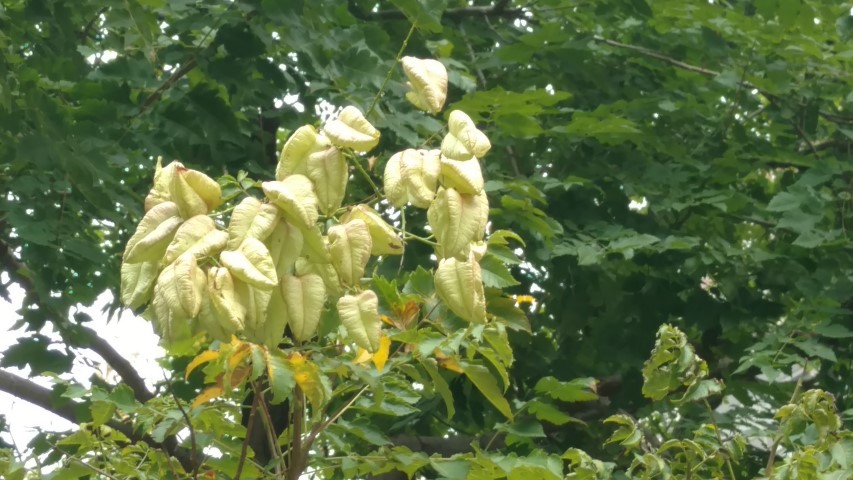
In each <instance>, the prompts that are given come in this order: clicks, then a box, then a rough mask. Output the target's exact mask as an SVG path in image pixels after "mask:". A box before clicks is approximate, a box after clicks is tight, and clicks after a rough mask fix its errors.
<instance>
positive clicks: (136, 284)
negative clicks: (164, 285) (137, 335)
mask: <svg viewBox="0 0 853 480" xmlns="http://www.w3.org/2000/svg"><path fill="white" fill-rule="evenodd" d="M159 272H160V262H156V261H154V262H140V263H122V264H121V302H122V303H123V304H124V305H125V306H127V307H128V308H130V309H132V310H135V309H137V308H139V307H141V306H143V305H145V304H146V303H148V300H150V299H151V294H152V292H153V290H154V282H155V281H156V280H157V274H158V273H159Z"/></svg>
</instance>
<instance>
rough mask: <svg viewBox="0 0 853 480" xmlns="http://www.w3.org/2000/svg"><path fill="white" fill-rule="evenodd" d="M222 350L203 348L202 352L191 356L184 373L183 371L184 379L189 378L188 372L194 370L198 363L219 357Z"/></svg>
mask: <svg viewBox="0 0 853 480" xmlns="http://www.w3.org/2000/svg"><path fill="white" fill-rule="evenodd" d="M221 354H222V352H220V351H218V350H205V351H204V352H201V353H199V354H198V355H196V357H195V358H193V359H192V360H191V361H190V363H189V364H187V369H186V373H184V380H186V379H188V378H190V373H192V371H193V370H195V369H196V368H197V367H198V366H199V365H202V364H205V363H208V362H212V361H214V360H216V359H217V358H219V356H220V355H221Z"/></svg>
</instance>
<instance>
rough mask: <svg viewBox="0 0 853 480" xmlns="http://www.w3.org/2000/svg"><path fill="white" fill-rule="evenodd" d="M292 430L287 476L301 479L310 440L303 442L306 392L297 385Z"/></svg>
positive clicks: (290, 478) (294, 390)
mask: <svg viewBox="0 0 853 480" xmlns="http://www.w3.org/2000/svg"><path fill="white" fill-rule="evenodd" d="M290 418H291V422H290V426H291V429H292V430H291V431H292V432H293V437H292V438H291V440H290V463H288V465H287V478H288V479H289V480H299V477H301V476H302V471H303V470H305V459H306V458H307V457H308V449H309V448H310V447H311V445H310V444H309V443H308V442H305V443H304V444H303V443H302V427H303V425H302V424H303V422H304V421H305V394H303V393H302V389H301V388H299V385H297V386H296V387H295V388H294V389H293V415H291V417H290Z"/></svg>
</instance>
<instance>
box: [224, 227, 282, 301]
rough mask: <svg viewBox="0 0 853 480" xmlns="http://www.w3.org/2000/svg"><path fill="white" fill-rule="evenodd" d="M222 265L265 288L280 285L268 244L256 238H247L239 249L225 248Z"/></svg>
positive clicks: (256, 285)
mask: <svg viewBox="0 0 853 480" xmlns="http://www.w3.org/2000/svg"><path fill="white" fill-rule="evenodd" d="M219 259H220V260H221V261H222V265H224V266H225V267H227V268H228V270H230V271H231V274H232V275H234V276H235V277H236V278H238V279H240V280H242V281H244V282H246V283H248V284H250V285H252V286H254V287H257V288H260V289H263V290H271V289H272V288H273V287H275V286H276V285H278V275H277V274H276V271H275V263H273V259H272V256H270V252H269V250H267V247H266V245H264V244H263V243H261V241H260V240H258V239H256V238H247V239H245V240H243V243H241V244H240V248H238V249H237V250H225V251H224V252H222V253H221V254H220V255H219Z"/></svg>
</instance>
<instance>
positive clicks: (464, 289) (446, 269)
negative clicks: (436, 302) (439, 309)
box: [435, 253, 486, 323]
mask: <svg viewBox="0 0 853 480" xmlns="http://www.w3.org/2000/svg"><path fill="white" fill-rule="evenodd" d="M435 292H436V294H437V295H438V298H440V299H441V301H442V302H444V304H445V305H447V307H448V308H449V309H450V310H451V311H452V312H453V313H455V314H456V315H458V316H459V318H462V319H463V320H467V321H469V322H473V323H485V322H486V295H485V293H484V290H483V279H482V275H481V273H480V264H479V263H477V261H476V260H475V259H474V254H473V253H472V254H470V255H469V256H468V258H467V259H465V260H459V259H457V258H445V259H442V260H441V261H439V263H438V268H437V269H436V270H435Z"/></svg>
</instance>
